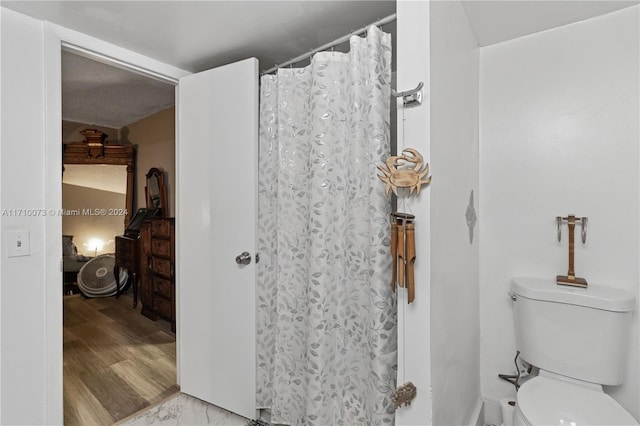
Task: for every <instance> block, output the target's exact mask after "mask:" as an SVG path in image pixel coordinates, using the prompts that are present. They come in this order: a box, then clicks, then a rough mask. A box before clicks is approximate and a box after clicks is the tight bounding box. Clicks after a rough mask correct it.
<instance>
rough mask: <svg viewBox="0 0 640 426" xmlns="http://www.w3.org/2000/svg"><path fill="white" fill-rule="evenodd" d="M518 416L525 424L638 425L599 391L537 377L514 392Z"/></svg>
mask: <svg viewBox="0 0 640 426" xmlns="http://www.w3.org/2000/svg"><path fill="white" fill-rule="evenodd" d="M516 404H517V405H516V409H517V414H516V415H518V416H520V417H521V420H524V421H525V422H526V423H527V424H529V425H545V426H546V425H563V426H564V425H567V426H587V425H603V426H604V425H612V426H613V425H615V426H623V425H625V426H626V425H636V426H637V425H638V422H637V421H636V420H635V419H634V418H633V417H632V416H631V414H629V413H628V412H627V411H626V410H625V409H624V408H622V406H620V405H619V404H618V403H617V402H616V401H615V400H614V399H613V398H611V397H610V396H609V395H607V394H606V393H604V392H603V391H602V390H598V389H594V388H593V387H587V386H582V385H579V384H575V383H571V382H568V381H564V380H559V379H555V378H550V377H545V376H538V377H535V378H533V379H531V380H529V381H528V382H527V383H525V384H524V385H522V386H521V387H520V389H519V390H518V396H517V403H516Z"/></svg>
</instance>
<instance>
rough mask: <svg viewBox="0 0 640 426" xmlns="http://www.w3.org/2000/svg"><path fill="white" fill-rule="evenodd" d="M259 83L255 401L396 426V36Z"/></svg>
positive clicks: (318, 417)
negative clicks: (388, 168) (387, 190)
mask: <svg viewBox="0 0 640 426" xmlns="http://www.w3.org/2000/svg"><path fill="white" fill-rule="evenodd" d="M350 44H351V46H350V52H349V53H339V52H322V53H318V54H316V55H315V56H314V57H313V59H312V61H311V64H310V65H309V66H307V67H305V68H298V69H280V70H278V72H277V75H266V76H263V77H262V79H261V100H260V104H261V105H260V120H261V123H260V168H259V212H260V217H259V244H258V246H259V248H258V250H259V253H260V262H259V263H258V275H259V279H258V341H257V345H258V346H257V352H258V389H257V403H258V407H261V408H269V409H271V416H272V417H271V419H272V422H273V423H282V424H291V425H322V426H326V425H390V424H393V422H394V408H393V404H392V402H391V395H392V393H393V391H394V390H395V377H396V365H397V364H396V310H395V299H394V295H393V293H392V292H391V287H390V285H389V282H390V279H391V268H390V263H391V259H390V255H389V213H390V206H389V202H388V200H387V199H386V198H385V196H384V192H383V191H384V185H383V184H382V183H381V182H380V181H379V180H378V178H377V177H376V174H377V170H376V165H378V164H381V163H382V162H383V160H384V159H385V158H386V157H387V156H388V155H389V128H390V126H389V118H390V116H389V106H390V81H391V36H390V35H389V34H386V33H383V32H382V31H381V30H379V29H378V28H376V27H371V28H370V29H369V31H368V34H367V36H366V38H361V37H356V36H354V37H351V40H350Z"/></svg>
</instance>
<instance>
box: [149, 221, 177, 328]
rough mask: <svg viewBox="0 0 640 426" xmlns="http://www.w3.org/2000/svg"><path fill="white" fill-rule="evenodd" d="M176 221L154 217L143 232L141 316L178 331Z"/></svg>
mask: <svg viewBox="0 0 640 426" xmlns="http://www.w3.org/2000/svg"><path fill="white" fill-rule="evenodd" d="M175 245H176V244H175V221H174V218H172V217H162V218H152V219H151V220H149V221H148V222H145V223H144V224H143V225H142V227H141V229H140V250H141V253H140V258H141V272H140V296H141V298H142V314H143V315H145V316H146V317H148V318H151V319H152V320H156V319H157V317H158V316H160V317H162V318H164V319H166V320H167V321H169V322H171V330H173V331H175V329H176V286H175V279H174V264H175Z"/></svg>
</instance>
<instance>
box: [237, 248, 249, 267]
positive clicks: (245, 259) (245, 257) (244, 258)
mask: <svg viewBox="0 0 640 426" xmlns="http://www.w3.org/2000/svg"><path fill="white" fill-rule="evenodd" d="M236 263H237V264H238V265H248V264H250V263H251V255H250V254H249V252H248V251H245V252H242V253H241V254H240V255H238V256H236Z"/></svg>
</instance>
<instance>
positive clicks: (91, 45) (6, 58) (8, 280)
mask: <svg viewBox="0 0 640 426" xmlns="http://www.w3.org/2000/svg"><path fill="white" fill-rule="evenodd" d="M0 10H1V12H0V19H1V34H2V35H1V37H0V38H1V42H2V45H1V50H0V53H1V55H2V56H1V60H0V63H1V66H0V69H1V77H0V78H1V85H0V87H1V91H2V100H1V102H2V108H1V112H2V116H1V117H0V119H1V125H0V128H1V130H0V138H1V139H0V152H1V156H0V158H1V161H2V163H0V164H1V166H2V167H1V168H0V182H1V183H2V186H0V208H2V209H18V208H24V209H43V208H44V209H45V210H47V211H48V210H50V209H54V210H57V209H59V208H61V204H62V203H61V200H62V150H61V149H60V143H61V140H60V135H61V134H62V126H61V123H62V112H61V105H62V98H61V75H60V69H61V65H60V63H61V60H60V57H61V40H64V41H67V42H69V43H71V44H74V45H77V46H80V47H83V48H86V49H88V50H90V51H95V52H100V53H103V54H105V55H107V56H110V57H113V58H117V59H118V60H121V61H123V62H128V63H131V64H133V65H134V66H138V67H140V68H143V69H149V70H151V71H153V72H156V73H158V74H160V75H166V76H170V77H172V78H180V77H182V76H184V75H188V74H189V73H188V72H186V71H184V70H180V69H178V68H175V67H172V66H169V65H166V64H163V63H161V62H158V61H155V60H153V59H151V58H148V57H145V56H142V55H139V54H137V53H135V52H131V51H128V50H125V49H122V48H119V47H117V46H114V45H112V44H109V43H105V42H102V41H100V40H98V39H95V38H93V37H89V36H87V35H84V34H82V33H78V32H75V31H72V30H68V29H65V28H63V27H59V26H56V25H53V24H50V23H44V22H42V21H39V20H35V19H32V18H29V17H27V16H24V15H21V14H18V13H15V12H13V11H10V10H7V9H4V8H1V9H0ZM11 229H18V230H28V231H30V233H31V238H30V244H31V256H28V257H20V258H7V257H6V247H5V241H6V238H5V236H6V232H7V230H11ZM0 233H1V234H2V239H1V241H2V245H3V246H2V249H1V251H0V254H2V257H1V258H0V271H1V275H0V301H1V302H0V303H1V305H0V324H1V329H0V362H1V364H0V369H1V371H2V382H1V383H0V394H1V402H0V404H1V407H2V413H1V417H0V423H2V424H47V425H54V424H61V423H62V420H63V415H62V413H63V407H62V291H61V283H62V271H61V267H60V259H61V256H62V244H61V237H60V236H61V234H62V226H61V218H60V217H59V216H49V215H48V216H47V217H46V218H43V217H41V216H40V217H33V216H18V217H16V216H1V217H0Z"/></svg>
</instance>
